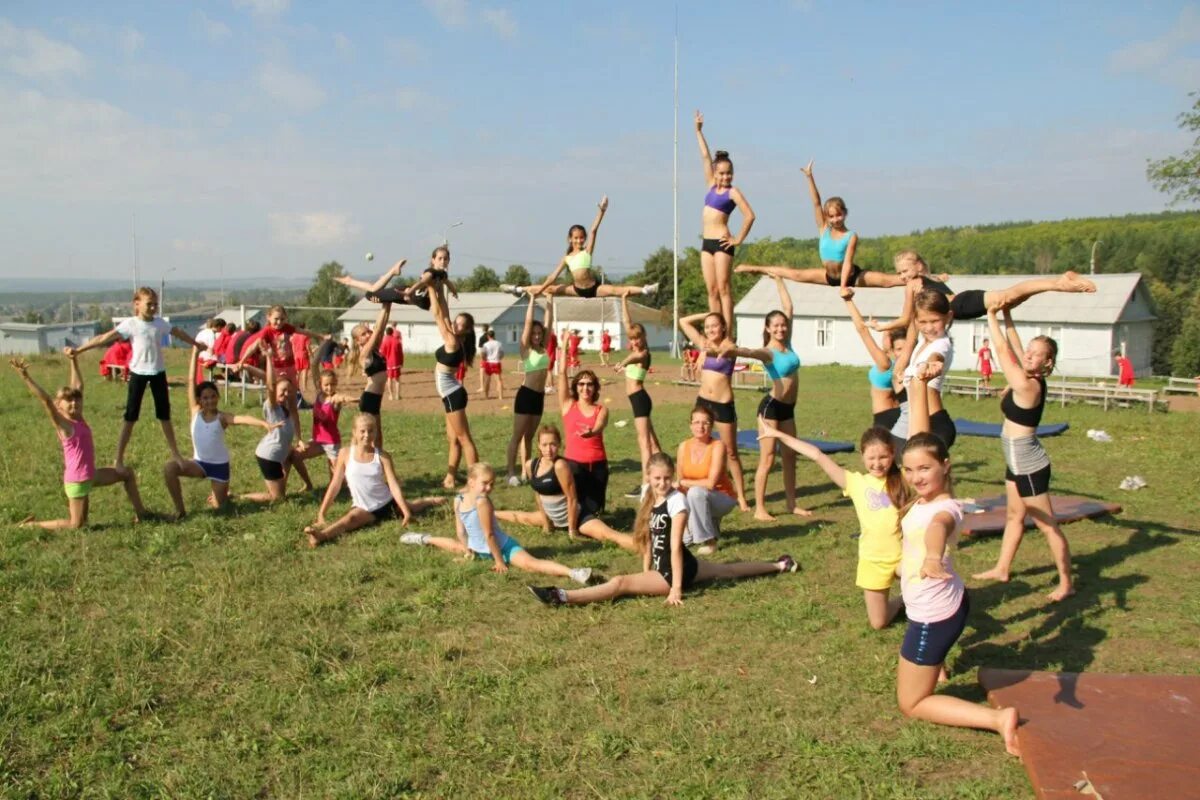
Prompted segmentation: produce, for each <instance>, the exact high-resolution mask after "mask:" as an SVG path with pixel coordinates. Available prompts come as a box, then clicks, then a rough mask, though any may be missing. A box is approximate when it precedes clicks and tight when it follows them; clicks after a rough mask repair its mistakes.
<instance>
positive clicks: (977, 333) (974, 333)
mask: <svg viewBox="0 0 1200 800" xmlns="http://www.w3.org/2000/svg"><path fill="white" fill-rule="evenodd" d="M986 338H988V328H987V325H981V324H979V323H978V322H975V323H972V324H971V352H972V353H978V352H979V349H980V348H981V347H983V340H984V339H986Z"/></svg>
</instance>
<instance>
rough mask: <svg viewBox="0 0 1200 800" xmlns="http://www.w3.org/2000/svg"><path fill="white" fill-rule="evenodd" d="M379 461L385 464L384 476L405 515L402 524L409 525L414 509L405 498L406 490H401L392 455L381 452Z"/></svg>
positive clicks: (401, 512) (402, 514)
mask: <svg viewBox="0 0 1200 800" xmlns="http://www.w3.org/2000/svg"><path fill="white" fill-rule="evenodd" d="M379 463H380V464H382V465H383V477H384V478H385V479H386V480H387V485H388V489H389V490H390V491H391V493H392V499H393V500H395V501H396V505H398V506H399V507H400V514H401V516H403V517H404V519H403V521H401V523H400V524H401V525H407V524H408V521H409V520H410V519H412V509H411V508H409V507H408V503H407V502H406V501H405V500H404V492H403V491H401V490H400V481H399V479H397V478H396V467H395V465H394V464H392V457H391V456H390V455H388V454H387V453H384V452H380V454H379Z"/></svg>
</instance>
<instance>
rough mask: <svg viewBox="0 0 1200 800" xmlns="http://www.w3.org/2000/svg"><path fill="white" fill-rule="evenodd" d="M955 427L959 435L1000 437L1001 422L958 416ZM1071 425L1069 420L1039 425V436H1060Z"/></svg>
mask: <svg viewBox="0 0 1200 800" xmlns="http://www.w3.org/2000/svg"><path fill="white" fill-rule="evenodd" d="M954 427H955V428H956V429H957V430H958V435H959V436H987V437H989V438H991V439H999V438H1000V423H999V422H975V421H974V420H969V419H963V418H962V417H957V418H955V420H954ZM1070 427H1071V424H1070V423H1069V422H1052V423H1049V424H1048V425H1038V427H1037V435H1038V436H1058V435H1059V434H1060V433H1062V432H1063V431H1065V430H1067V429H1068V428H1070Z"/></svg>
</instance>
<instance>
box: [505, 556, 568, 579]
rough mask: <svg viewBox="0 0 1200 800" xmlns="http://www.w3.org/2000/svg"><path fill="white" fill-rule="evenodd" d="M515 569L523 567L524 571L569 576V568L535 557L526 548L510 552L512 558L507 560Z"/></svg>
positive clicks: (557, 576)
mask: <svg viewBox="0 0 1200 800" xmlns="http://www.w3.org/2000/svg"><path fill="white" fill-rule="evenodd" d="M509 563H510V564H512V565H513V566H514V567H516V568H517V569H523V570H525V571H526V572H540V573H541V574H543V575H553V576H554V577H556V578H569V577H571V568H570V567H568V566H564V565H563V564H560V563H558V562H557V561H550V560H549V559H546V558H537V557H535V556H533V555H532V554H530V552H529V551H528V550H518V551H517V552H515V553H513V554H512V559H511V560H510V561H509Z"/></svg>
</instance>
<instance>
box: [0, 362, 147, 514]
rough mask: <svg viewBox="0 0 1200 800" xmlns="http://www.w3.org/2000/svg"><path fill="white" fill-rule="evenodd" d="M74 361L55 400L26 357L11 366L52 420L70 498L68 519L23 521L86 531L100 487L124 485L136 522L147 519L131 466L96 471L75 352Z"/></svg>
mask: <svg viewBox="0 0 1200 800" xmlns="http://www.w3.org/2000/svg"><path fill="white" fill-rule="evenodd" d="M67 359H68V360H69V361H70V362H71V382H70V383H69V384H68V385H66V386H64V387H62V388H61V389H59V390H58V391H57V392H55V393H54V397H51V396H50V395H49V394H47V393H46V390H45V389H43V388H42V387H41V386H39V385H38V384H37V382H36V381H34V379H33V378H31V377H30V376H29V363H28V362H27V361H26V360H25V359H23V358H14V359H12V360H11V361H9V362H8V363H9V365H10V366H12V368H13V369H15V370H16V371H17V374H18V375H20V376H21V380H22V381H24V382H25V386H26V387H27V388H28V389H29V392H30V394H32V395H33V396H34V397H36V398H37V400H38V402H39V403H41V404H42V408H44V409H46V416H48V417H50V424H51V425H53V426H54V433H55V435H56V436H57V437H58V442H59V444H61V445H62V451H63V463H64V469H63V491H64V492H65V493H66V495H67V514H68V517H67V519H47V520H40V521H38V520H34V518H33V517H32V516H30V517H27V518H26V519H25V520H24V521H22V522H21V524H22V525H33V526H36V527H39V528H45V529H46V530H51V531H53V530H61V529H64V528H82V527H83V526H85V525H87V524H88V508H89V500H88V498H89V496H90V495H91V492H92V489H94V488H96V487H98V486H111V485H112V484H114V483H120V484H123V485H124V486H125V494H127V495H128V496H129V504H130V505H132V506H133V514H134V517H133V521H134V522H138V521H140V520H141V519H143V518H144V517H145V516H146V507H145V506H143V505H142V496H141V495H140V494H139V493H138V485H137V476H136V475H134V474H133V470H131V469H130V468H129V467H124V466H121V467H101V468H99V469H97V468H96V451H95V448H94V446H93V444H92V429H91V427H90V426H89V425H88V424H87V422H86V421H84V419H83V375H82V373H80V371H79V364H78V362H76V360H75V354H74V353H73V352H68V353H67Z"/></svg>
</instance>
